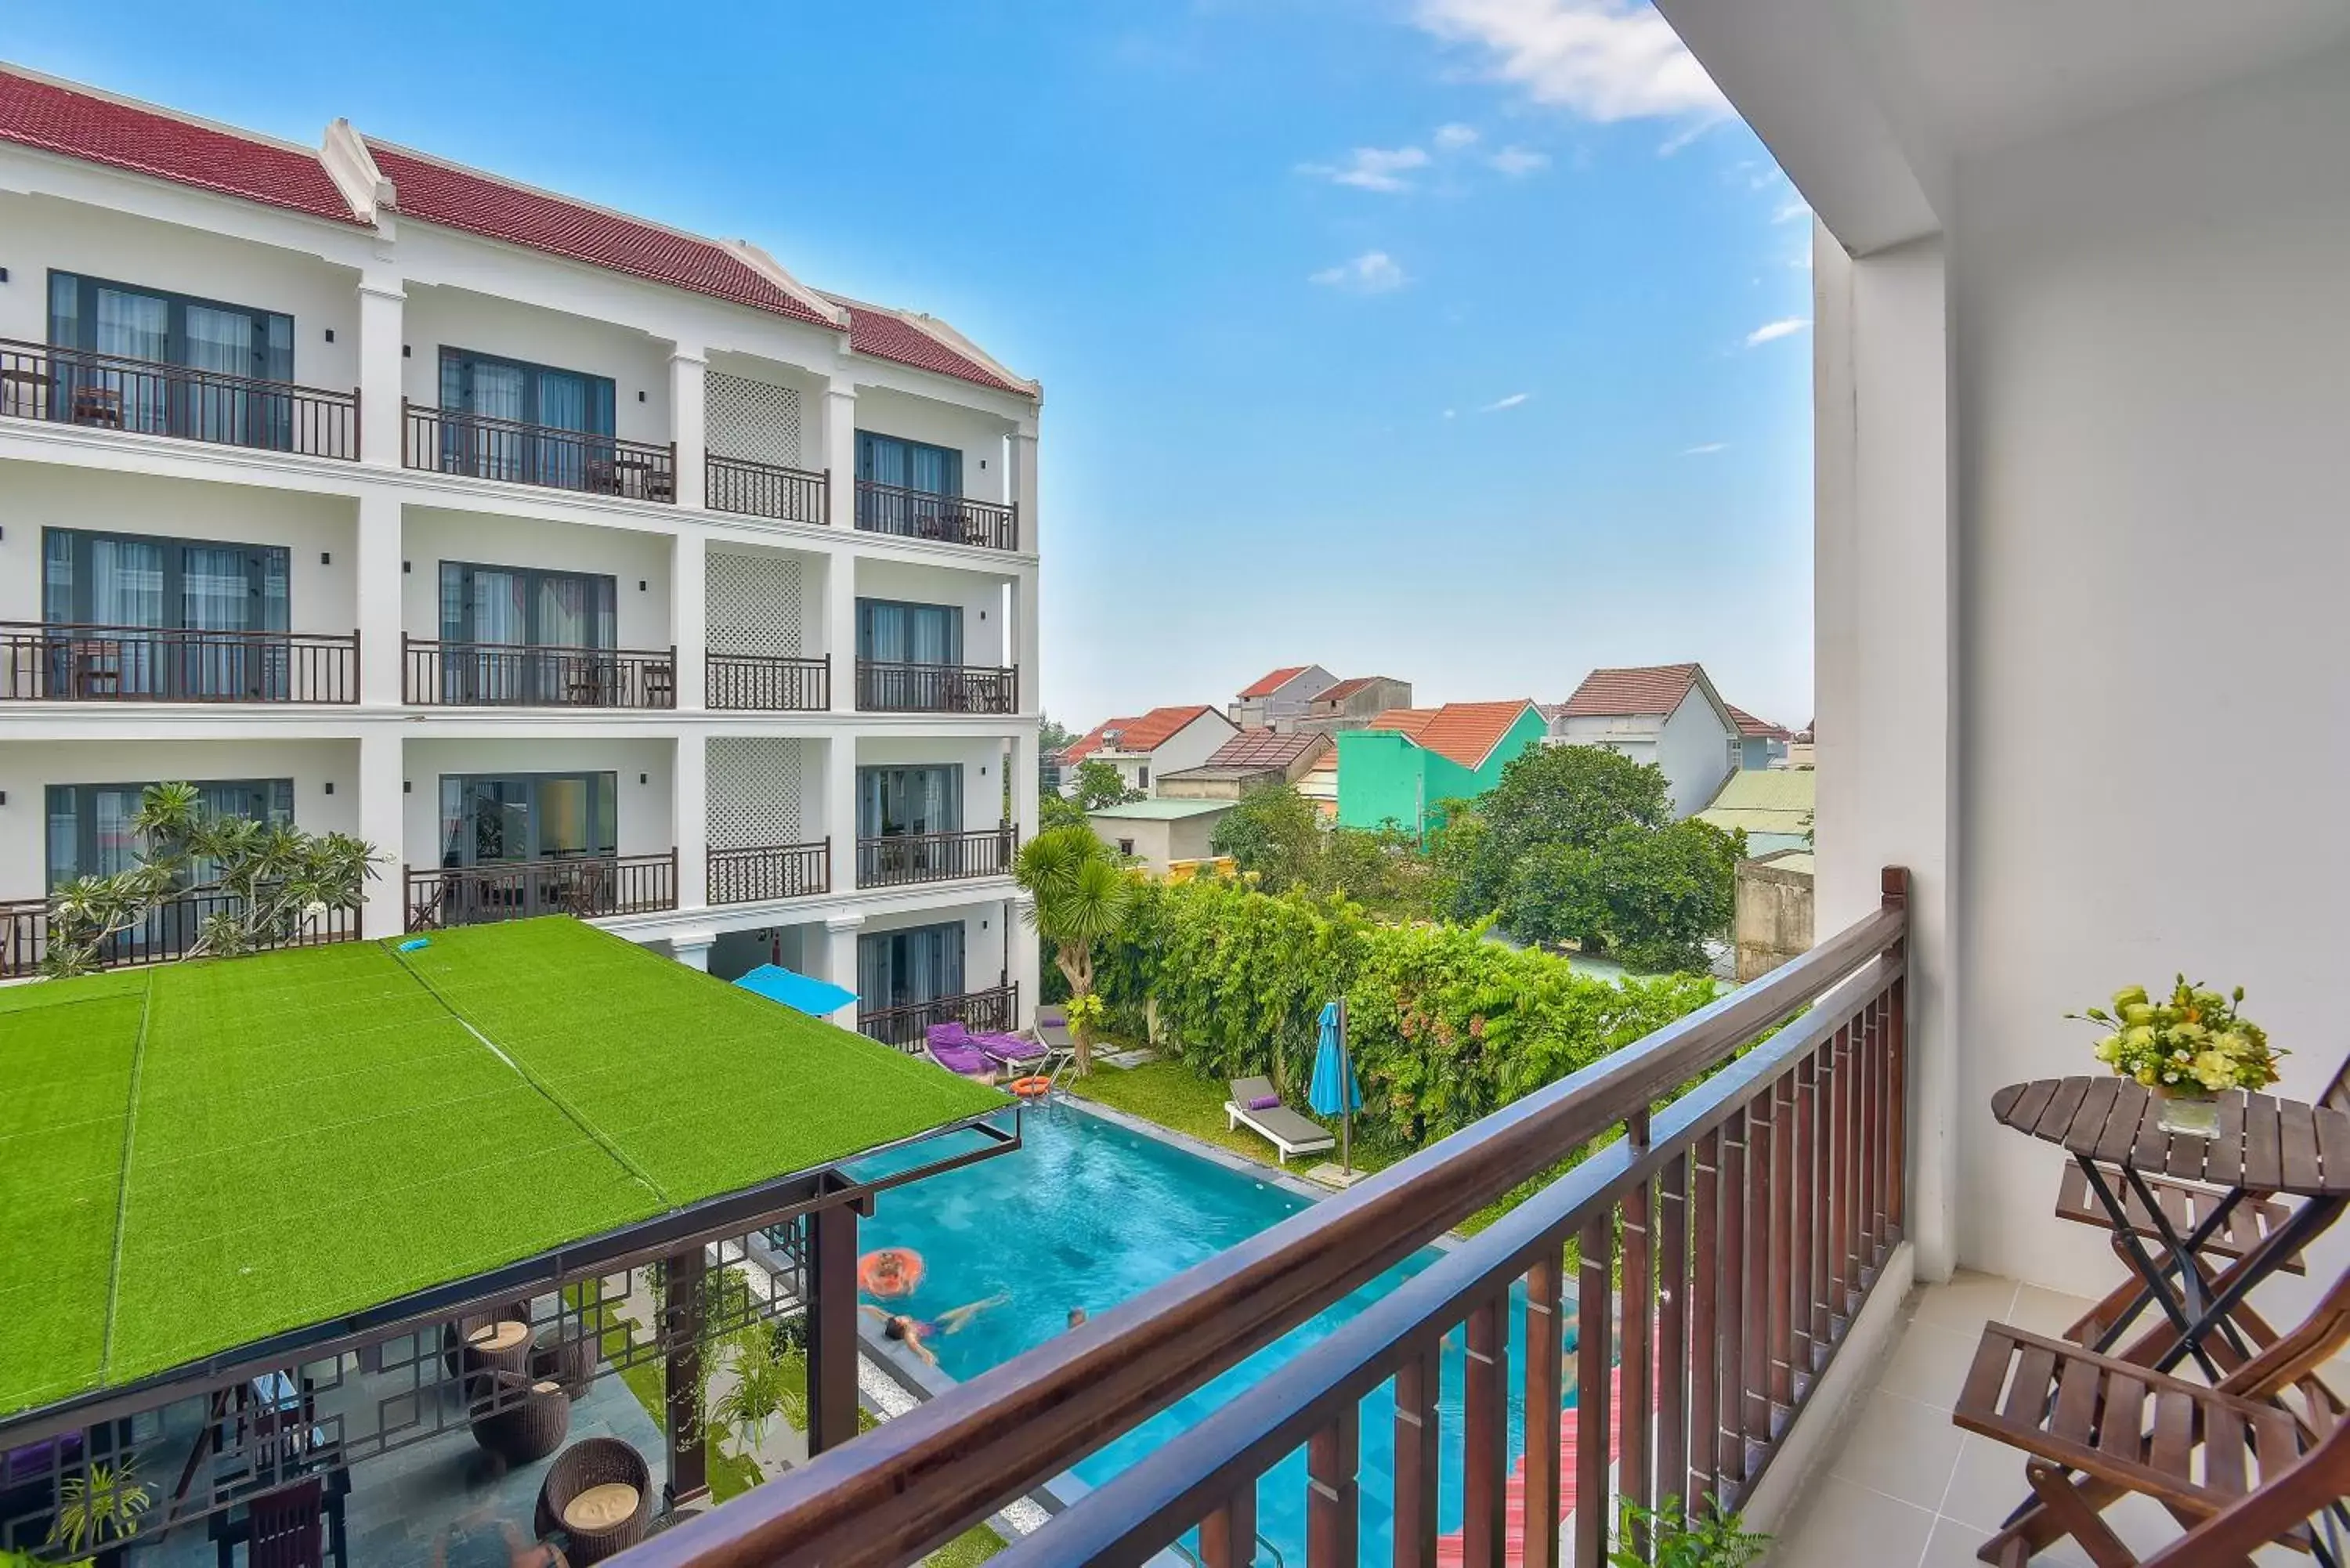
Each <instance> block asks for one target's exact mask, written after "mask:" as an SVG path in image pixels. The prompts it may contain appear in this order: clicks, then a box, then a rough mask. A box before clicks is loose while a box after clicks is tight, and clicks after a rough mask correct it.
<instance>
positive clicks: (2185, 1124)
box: [2154, 1085, 2220, 1137]
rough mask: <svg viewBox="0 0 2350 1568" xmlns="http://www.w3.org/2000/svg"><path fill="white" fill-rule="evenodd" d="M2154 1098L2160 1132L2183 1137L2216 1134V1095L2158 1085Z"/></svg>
mask: <svg viewBox="0 0 2350 1568" xmlns="http://www.w3.org/2000/svg"><path fill="white" fill-rule="evenodd" d="M2154 1097H2155V1099H2156V1101H2157V1102H2158V1105H2159V1107H2160V1108H2159V1109H2158V1111H2157V1112H2156V1115H2155V1121H2156V1124H2157V1125H2158V1126H2159V1127H2161V1128H2162V1130H2163V1131H2165V1132H2167V1133H2177V1134H2179V1135H2180V1136H2182V1137H2219V1136H2220V1101H2219V1098H2218V1097H2217V1096H2213V1095H2210V1094H2207V1093H2203V1092H2201V1091H2197V1090H2187V1089H2171V1088H2164V1087H2161V1086H2159V1085H2158V1086H2157V1087H2156V1089H2155V1091H2154Z"/></svg>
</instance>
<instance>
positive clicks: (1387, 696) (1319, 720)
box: [1297, 675, 1411, 735]
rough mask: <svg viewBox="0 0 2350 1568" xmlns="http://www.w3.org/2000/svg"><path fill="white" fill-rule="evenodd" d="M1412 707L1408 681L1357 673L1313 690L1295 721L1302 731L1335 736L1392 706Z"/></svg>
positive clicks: (1362, 725)
mask: <svg viewBox="0 0 2350 1568" xmlns="http://www.w3.org/2000/svg"><path fill="white" fill-rule="evenodd" d="M1410 706H1411V682H1410V681H1409V680H1394V679H1392V678H1391V677H1388V676H1385V675H1357V676H1353V677H1350V678H1349V679H1347V680H1340V681H1336V682H1335V683H1333V684H1331V685H1329V686H1326V687H1325V688H1323V690H1322V691H1319V692H1317V693H1315V696H1314V699H1313V700H1312V701H1309V702H1307V703H1306V704H1305V716H1304V717H1303V718H1301V719H1299V720H1298V721H1297V727H1298V728H1299V729H1301V730H1317V731H1320V732H1322V733H1324V734H1330V735H1335V734H1336V733H1337V732H1339V731H1341V730H1364V729H1368V728H1369V727H1370V722H1371V721H1372V720H1373V719H1376V718H1378V716H1379V715H1380V714H1382V713H1384V712H1387V711H1388V710H1389V709H1392V708H1409V707H1410Z"/></svg>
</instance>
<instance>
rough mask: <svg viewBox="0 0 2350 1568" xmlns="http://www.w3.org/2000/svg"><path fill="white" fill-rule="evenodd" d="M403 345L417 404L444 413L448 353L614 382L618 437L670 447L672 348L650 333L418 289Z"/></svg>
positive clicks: (409, 390) (409, 391)
mask: <svg viewBox="0 0 2350 1568" xmlns="http://www.w3.org/2000/svg"><path fill="white" fill-rule="evenodd" d="M338 336H339V334H338ZM402 337H403V340H404V342H405V343H406V345H407V348H408V350H409V354H408V358H407V359H406V361H405V362H404V363H403V364H402V366H401V372H400V384H401V386H402V388H403V389H404V390H405V392H406V395H407V398H408V400H409V401H410V402H411V403H419V404H421V405H423V406H425V407H427V408H435V409H437V408H439V407H440V406H441V349H442V347H443V346H444V345H445V346H447V347H449V348H471V349H473V350H475V351H476V352H479V353H484V354H494V355H497V356H499V357H500V358H507V359H520V360H523V361H525V362H526V363H529V364H533V365H544V366H546V367H547V368H548V369H556V370H577V371H578V372H579V373H580V374H582V375H587V376H604V377H608V378H609V379H610V380H611V382H612V397H613V407H614V410H615V413H614V418H613V421H612V422H613V430H614V433H616V434H618V435H619V436H620V437H621V438H622V439H624V440H628V441H654V442H659V443H666V442H667V441H669V439H670V397H669V376H670V369H669V358H670V347H671V346H670V345H669V344H668V343H666V342H663V341H660V340H658V339H655V338H652V337H647V336H646V335H645V334H644V333H642V332H638V331H631V330H630V329H629V328H628V327H616V326H613V325H610V324H609V323H607V322H603V321H598V320H595V319H593V318H591V317H584V316H571V315H567V314H565V313H564V312H561V311H556V310H543V309H540V308H538V307H536V306H529V305H524V304H520V303H518V302H516V301H515V300H512V299H500V298H495V297H493V296H489V295H484V294H474V293H472V292H470V291H468V290H465V289H462V288H435V287H428V286H423V285H421V284H411V285H410V286H409V287H408V305H407V312H406V317H405V321H404V325H403V327H402ZM639 394H641V396H642V400H641V401H640V400H639Z"/></svg>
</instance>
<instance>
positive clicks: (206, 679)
mask: <svg viewBox="0 0 2350 1568" xmlns="http://www.w3.org/2000/svg"><path fill="white" fill-rule="evenodd" d="M0 701H17V702H26V701H47V702H356V701H359V634H358V633H357V632H351V633H348V634H341V635H338V634H335V633H317V632H289V631H190V630H185V629H182V628H171V627H135V626H82V625H73V624H68V623H66V622H62V621H13V620H12V621H0Z"/></svg>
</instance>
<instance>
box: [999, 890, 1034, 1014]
mask: <svg viewBox="0 0 2350 1568" xmlns="http://www.w3.org/2000/svg"><path fill="white" fill-rule="evenodd" d="M1035 906H1036V900H1035V898H1031V897H1029V896H1028V894H1026V893H1025V892H1020V893H1014V894H1013V895H1012V925H1011V928H1010V929H1008V930H1006V931H1005V932H1004V933H1003V940H1004V944H1005V948H1004V950H1005V951H1006V952H1008V953H1009V954H1010V955H1011V968H1012V981H1013V983H1014V984H1015V985H1017V986H1018V987H1019V988H1020V1020H1019V1022H1018V1023H1016V1024H1014V1027H1015V1028H1019V1029H1031V1028H1034V1027H1035V1023H1036V998H1037V992H1038V989H1039V988H1040V987H1041V985H1042V984H1043V982H1044V949H1043V946H1042V944H1041V943H1040V942H1039V941H1038V940H1037V936H1036V928H1035V924H1034V923H1032V922H1031V920H1030V919H1029V912H1030V911H1031V910H1032V909H1035Z"/></svg>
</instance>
